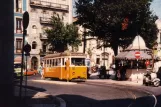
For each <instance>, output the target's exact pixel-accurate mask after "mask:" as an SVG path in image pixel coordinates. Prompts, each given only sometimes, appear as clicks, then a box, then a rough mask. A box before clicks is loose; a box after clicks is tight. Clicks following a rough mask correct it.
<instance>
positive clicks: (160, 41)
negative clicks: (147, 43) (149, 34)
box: [156, 19, 161, 59]
mask: <svg viewBox="0 0 161 107" xmlns="http://www.w3.org/2000/svg"><path fill="white" fill-rule="evenodd" d="M156 25H157V28H158V30H159V32H158V35H157V37H158V38H157V43H158V46H157V56H158V57H160V59H161V19H158V20H157V21H156Z"/></svg>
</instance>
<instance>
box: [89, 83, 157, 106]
mask: <svg viewBox="0 0 161 107" xmlns="http://www.w3.org/2000/svg"><path fill="white" fill-rule="evenodd" d="M95 83H98V82H95ZM95 83H94V82H93V83H86V84H89V85H100V86H104V85H103V84H95ZM104 83H105V82H104ZM105 84H106V85H108V86H111V87H115V88H119V89H122V88H125V87H126V85H120V84H114V83H111V84H110V83H105ZM112 84H113V85H112ZM114 85H117V86H114ZM118 86H122V88H121V87H118ZM134 90H138V91H142V92H145V93H147V94H149V95H151V97H153V98H154V106H153V107H156V104H157V98H156V96H155V95H154V94H152V93H150V92H149V91H147V90H145V89H144V90H143V89H134ZM135 97H136V96H135ZM136 99H137V97H136ZM130 106H131V104H130V105H129V106H128V107H130Z"/></svg>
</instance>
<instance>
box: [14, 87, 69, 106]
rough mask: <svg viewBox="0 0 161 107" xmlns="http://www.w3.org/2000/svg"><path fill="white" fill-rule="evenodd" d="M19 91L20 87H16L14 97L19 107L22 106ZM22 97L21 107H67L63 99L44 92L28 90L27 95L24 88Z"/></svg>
mask: <svg viewBox="0 0 161 107" xmlns="http://www.w3.org/2000/svg"><path fill="white" fill-rule="evenodd" d="M19 89H20V88H19V87H18V86H15V90H14V95H15V100H16V102H15V103H16V105H17V106H20V99H19ZM21 95H22V98H21V106H20V107H66V104H65V102H64V101H63V100H62V99H60V98H58V97H54V96H51V95H49V94H46V93H43V92H37V91H34V90H31V89H26V94H25V88H22V94H21Z"/></svg>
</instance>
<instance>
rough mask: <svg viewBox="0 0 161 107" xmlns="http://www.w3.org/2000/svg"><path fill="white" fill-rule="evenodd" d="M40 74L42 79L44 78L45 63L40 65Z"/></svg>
mask: <svg viewBox="0 0 161 107" xmlns="http://www.w3.org/2000/svg"><path fill="white" fill-rule="evenodd" d="M39 74H40V75H41V78H43V74H44V73H43V63H41V64H40V67H39Z"/></svg>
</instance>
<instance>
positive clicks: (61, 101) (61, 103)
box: [56, 97, 66, 107]
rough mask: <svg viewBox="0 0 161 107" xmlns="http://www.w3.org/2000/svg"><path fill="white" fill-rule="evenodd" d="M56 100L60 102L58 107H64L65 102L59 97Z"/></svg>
mask: <svg viewBox="0 0 161 107" xmlns="http://www.w3.org/2000/svg"><path fill="white" fill-rule="evenodd" d="M56 98H57V99H58V100H59V102H60V107H66V102H65V101H64V100H63V99H62V98H60V97H56Z"/></svg>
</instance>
